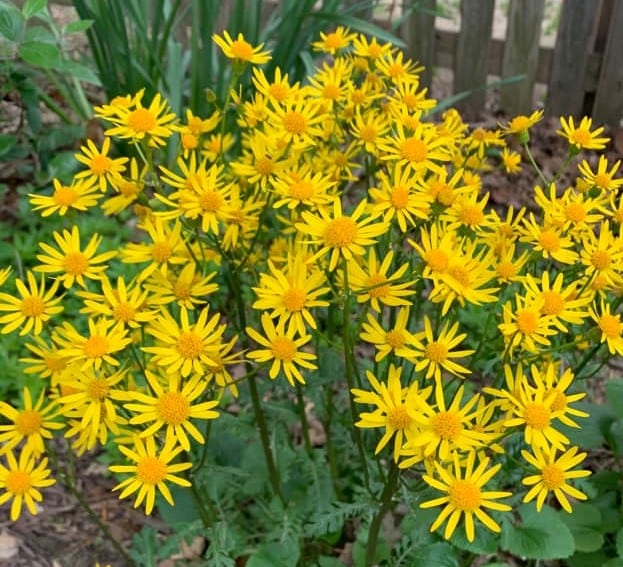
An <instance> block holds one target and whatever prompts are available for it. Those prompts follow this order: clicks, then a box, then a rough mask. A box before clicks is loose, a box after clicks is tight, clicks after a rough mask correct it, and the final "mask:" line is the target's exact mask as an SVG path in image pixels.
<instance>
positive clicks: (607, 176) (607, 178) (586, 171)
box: [578, 156, 623, 191]
mask: <svg viewBox="0 0 623 567" xmlns="http://www.w3.org/2000/svg"><path fill="white" fill-rule="evenodd" d="M620 166H621V160H620V159H618V160H617V161H615V162H614V163H613V164H612V167H611V168H610V169H608V158H606V156H599V162H598V163H597V170H596V171H593V170H592V169H591V166H590V164H589V163H588V161H586V160H583V161H582V163H580V165H578V170H579V171H580V173H581V174H582V178H583V179H584V181H585V182H586V184H587V185H588V186H589V187H597V189H599V190H600V191H616V190H617V189H618V188H619V187H621V186H622V185H623V178H621V177H619V178H615V175H616V174H617V171H619V167H620Z"/></svg>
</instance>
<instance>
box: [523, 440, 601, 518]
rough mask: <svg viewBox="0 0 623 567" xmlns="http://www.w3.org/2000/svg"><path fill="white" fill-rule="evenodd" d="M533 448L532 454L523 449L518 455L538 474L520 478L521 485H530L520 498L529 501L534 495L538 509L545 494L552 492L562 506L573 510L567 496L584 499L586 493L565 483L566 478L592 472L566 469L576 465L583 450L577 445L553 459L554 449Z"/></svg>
mask: <svg viewBox="0 0 623 567" xmlns="http://www.w3.org/2000/svg"><path fill="white" fill-rule="evenodd" d="M532 451H533V453H534V454H530V453H529V452H528V451H525V450H524V451H522V452H521V455H522V456H523V458H524V459H525V460H526V461H528V463H530V464H531V465H532V466H533V467H534V468H536V469H537V470H538V471H539V473H538V474H535V475H530V476H527V477H525V478H524V479H522V481H521V482H522V483H523V484H525V485H527V486H531V487H532V488H530V490H529V491H528V492H527V493H526V495H525V496H524V498H523V501H524V502H530V501H531V500H534V499H535V498H536V509H537V511H539V512H540V511H541V508H543V503H544V502H545V499H546V498H547V496H548V494H549V493H550V492H553V493H554V496H555V497H556V500H558V503H559V504H560V505H561V506H562V509H563V510H564V511H565V512H568V513H569V514H570V513H571V512H572V509H571V504H569V500H568V498H567V495H569V496H571V497H573V498H575V499H577V500H586V499H587V496H586V494H584V493H583V492H580V491H579V490H578V489H577V488H573V486H571V485H569V484H567V480H569V479H573V478H585V477H587V476H589V475H590V474H591V471H587V470H573V471H572V470H569V469H572V468H573V467H575V466H577V465H579V464H580V463H581V462H582V461H583V460H584V458H585V457H586V453H578V448H577V447H571V448H570V449H567V450H566V451H565V452H564V453H563V454H562V455H560V457H558V458H556V449H555V448H551V449H547V448H544V449H542V450H541V449H539V448H538V447H534V448H533V449H532Z"/></svg>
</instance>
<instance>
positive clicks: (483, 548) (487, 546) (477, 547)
mask: <svg viewBox="0 0 623 567" xmlns="http://www.w3.org/2000/svg"><path fill="white" fill-rule="evenodd" d="M498 539H499V538H498V536H497V535H496V534H494V533H493V532H492V531H490V530H487V529H484V528H483V529H478V528H476V529H475V534H474V541H471V542H470V541H468V540H467V536H466V535H465V530H456V531H455V532H454V534H453V536H452V545H454V546H456V547H458V548H459V549H464V550H465V551H469V552H471V553H474V554H475V555H492V554H494V553H495V552H496V551H497V548H498Z"/></svg>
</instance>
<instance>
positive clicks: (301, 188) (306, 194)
mask: <svg viewBox="0 0 623 567" xmlns="http://www.w3.org/2000/svg"><path fill="white" fill-rule="evenodd" d="M313 195H314V184H313V183H310V182H309V181H298V182H296V183H293V184H292V185H290V196H291V197H292V198H294V199H297V200H299V201H305V200H306V199H311V197H313Z"/></svg>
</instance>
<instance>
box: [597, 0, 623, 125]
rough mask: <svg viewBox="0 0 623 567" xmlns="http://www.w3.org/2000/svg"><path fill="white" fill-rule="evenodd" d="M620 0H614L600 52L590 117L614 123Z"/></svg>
mask: <svg viewBox="0 0 623 567" xmlns="http://www.w3.org/2000/svg"><path fill="white" fill-rule="evenodd" d="M622 93H623V0H615V1H614V5H613V6H612V11H611V13H610V24H609V28H608V39H607V41H606V49H605V51H604V56H603V60H602V63H601V70H600V73H599V80H598V82H597V92H596V94H595V102H594V104H593V112H592V115H593V118H594V119H595V121H597V122H601V123H607V124H610V125H611V126H618V125H619V121H620V120H622V119H623V94H622Z"/></svg>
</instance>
